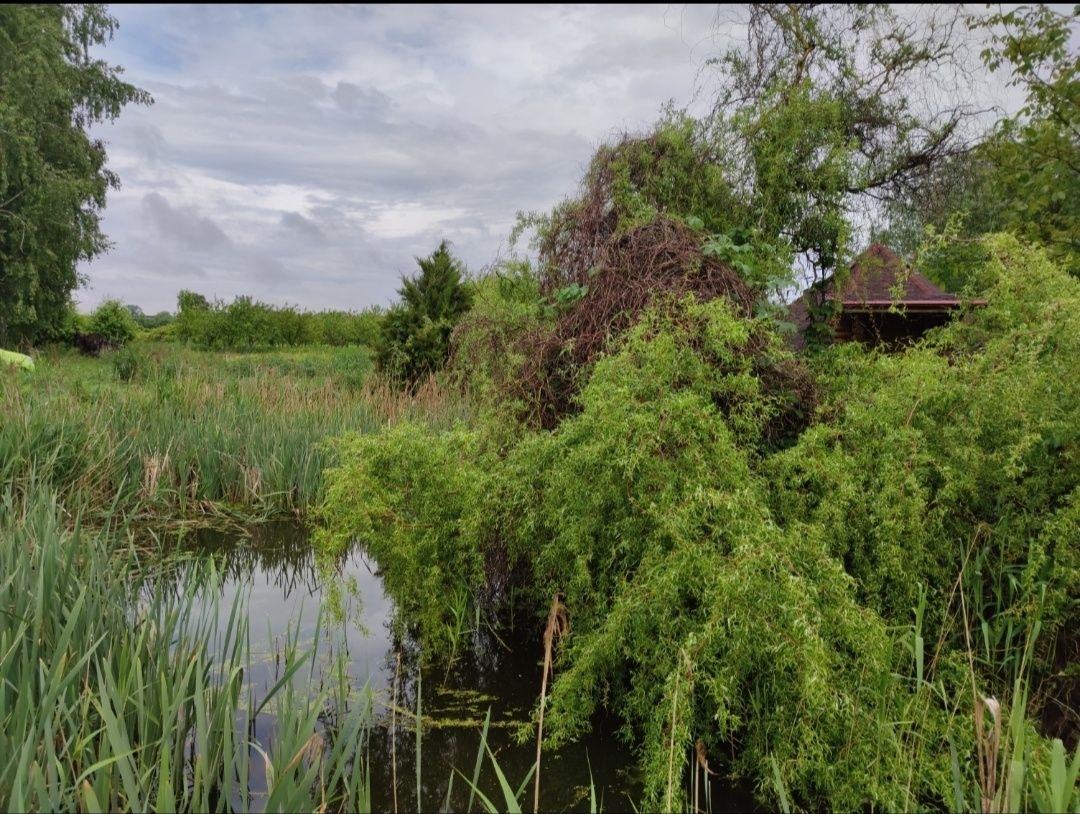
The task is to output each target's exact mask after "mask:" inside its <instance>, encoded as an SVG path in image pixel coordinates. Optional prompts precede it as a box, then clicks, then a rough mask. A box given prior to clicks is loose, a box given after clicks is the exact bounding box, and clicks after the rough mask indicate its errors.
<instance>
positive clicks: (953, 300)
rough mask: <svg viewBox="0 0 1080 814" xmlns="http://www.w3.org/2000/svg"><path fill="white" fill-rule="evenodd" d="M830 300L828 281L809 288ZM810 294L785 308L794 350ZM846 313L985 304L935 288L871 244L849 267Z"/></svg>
mask: <svg viewBox="0 0 1080 814" xmlns="http://www.w3.org/2000/svg"><path fill="white" fill-rule="evenodd" d="M812 288H813V289H816V290H818V291H819V292H821V291H823V292H824V296H825V300H827V301H833V300H834V299H835V297H836V292H835V290H834V286H833V284H832V279H831V278H826V279H825V280H821V281H820V282H818V283H815V284H814V286H812ZM810 296H811V294H810V291H805V292H803V294H802V296H800V297H799V298H798V299H797V300H795V302H793V303H792V304H791V306H790V307H789V308H788V318H789V319H790V320H791V321H792V322H794V323H795V326H796V328H797V329H798V331H797V333H796V334H795V335H794V337H793V338H792V346H793V347H795V348H796V349H798V348H801V347H802V346H803V344H804V340H803V331H805V330H806V328H807V327H809V325H810V308H809V303H810V300H809V297H810ZM840 297H841V300H840V303H841V305H842V307H843V310H844V311H847V312H863V313H865V312H867V311H872V312H883V311H888V310H889V309H890V308H891V307H892V306H894V305H896V306H899V307H901V308H902V309H903V310H908V311H912V312H916V311H917V312H921V313H928V312H931V313H932V312H944V311H950V310H952V309H954V308H959V307H960V306H961V305H964V304H967V305H986V301H985V300H965V301H961V300H960V299H959V298H958V297H956V296H955V295H953V294H950V293H949V292H947V291H943V290H942V289H940V288H938V287H937V286H936V285H934V284H933V283H932V282H930V281H929V280H928V279H926V278H925V277H923V275H921V274H919V272H917V271H915V269H913V268H911V267H910V266H908V265H907V264H905V263H904V261H903V260H901V259H900V257H899V256H898V255H897V254H896V252H894V251H893V250H892V249H890V248H888V247H887V246H883V245H882V244H880V243H875V244H873V245H872V246H870V248H868V249H867V250H866V251H864V252H863V253H862V254H860V255H859V256H858V257H856V258H855V260H854V262H853V263H852V264H851V274H850V276H849V277H848V279H847V282H846V283H845V284H844V288H843V291H842V292H841V294H840Z"/></svg>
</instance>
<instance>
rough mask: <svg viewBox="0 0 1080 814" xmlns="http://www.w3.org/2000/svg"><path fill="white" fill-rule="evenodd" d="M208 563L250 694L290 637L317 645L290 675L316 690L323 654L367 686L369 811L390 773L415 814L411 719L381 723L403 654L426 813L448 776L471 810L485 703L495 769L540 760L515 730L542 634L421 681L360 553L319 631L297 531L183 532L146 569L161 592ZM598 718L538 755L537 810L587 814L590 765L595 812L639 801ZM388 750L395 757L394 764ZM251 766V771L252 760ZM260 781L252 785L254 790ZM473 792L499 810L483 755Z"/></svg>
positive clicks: (404, 696)
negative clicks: (588, 730) (243, 621)
mask: <svg viewBox="0 0 1080 814" xmlns="http://www.w3.org/2000/svg"><path fill="white" fill-rule="evenodd" d="M209 561H213V563H214V565H215V567H216V568H217V571H218V573H219V575H220V576H221V580H220V583H219V585H220V593H219V595H218V596H217V597H210V596H206V597H204V598H203V608H204V609H205V610H206V611H207V612H213V613H216V614H217V621H218V624H219V625H220V626H221V628H224V627H225V626H226V624H227V622H228V617H229V613H230V610H231V608H232V604H233V601H234V599H235V598H236V597H237V594H238V593H240V594H241V595H242V597H243V598H244V599H245V604H246V607H247V610H248V616H249V620H250V633H251V650H252V664H251V666H250V669H249V671H248V675H249V677H250V679H251V681H252V682H253V684H254V688H255V690H256V693H258V692H259V691H262V692H265V690H266V688H267V687H269V686H271V685H272V684H273V683H274V681H275V680H276V676H277V675H279V674H280V671H281V665H280V663H277V662H276V660H275V657H276V654H278V653H280V650H281V648H282V646H283V644H284V642H285V641H286V639H287V638H289V637H290V636H292V637H294V638H295V639H296V640H297V641H298V642H299V643H300V644H301V645H310V644H312V643H316V642H317V654H318V657H317V659H316V661H315V662H314V663H313V664H312V665H311V669H310V670H309V669H308V668H307V667H305V668H304V669H302V670H300V673H299V675H298V680H299V681H315V682H318V680H319V679H320V677H321V675H322V671H323V669H324V667H325V666H326V665H327V664H329V662H330V659H331V657H332V655H334V654H344V655H345V659H346V662H347V665H348V675H349V678H350V680H351V682H352V685H353V687H354V688H360V687H363V686H365V685H367V686H368V687H370V689H371V690H373V691H374V694H375V711H376V716H377V718H378V720H379V724H380V725H379V726H378V727H376V728H375V730H374V731H373V732H372V734H371V740H370V758H371V761H370V762H371V791H372V804H373V806H374V807H375V809H376V810H383V811H390V810H393V807H394V797H393V786H394V783H393V778H394V776H395V768H396V778H397V786H398V793H397V807H398V810H400V811H415V810H417V801H416V793H417V789H416V763H415V760H416V754H415V752H416V750H415V732H414V731H413V730H412V727H411V720H410V719H409V718H408V716H402V715H398V716H396V724H397V726H396V730H395V729H392V728H391V726H390V720H391V713H390V711H389V708H390V701H391V697H390V696H391V692H392V688H393V685H394V676H395V672H397V671H398V652H400V656H401V658H400V665H401V666H400V673H399V676H398V679H399V680H398V701H397V703H398V707H399V708H400V709H408V710H415V709H416V696H417V690H418V688H419V689H420V690H421V692H422V698H421V708H422V714H423V720H424V729H423V732H422V747H421V760H422V772H421V783H422V785H421V789H420V794H421V801H420V802H421V806H420V807H421V808H422V809H423V810H425V811H434V810H438V809H440V808H442V807H443V805H444V803H445V801H446V797H447V787H448V784H449V782H450V778H451V775H452V774H454V772H455V770H457V771H458V772H461V774H460V775H457V776H455V777H454V782H453V791H452V795H451V798H450V807H451V809H452V810H464V808H465V807H466V805H467V803H468V799H469V788H468V783H467V782H466V781H465V778H469V779H471V778H472V774H473V767H474V764H475V761H476V755H477V749H478V747H479V744H480V729H481V727H482V725H483V721H484V716H485V714H486V712H487V711H488V709H490V710H491V721H492V723H491V728H490V730H489V733H488V744H489V746H490V747H491V749H492V751H493V752H494V753H495V756H496V759H497V760H498V762H499V766H500V768H501V769H502V770H503V772H504V773H505V775H506V777H507V779H508V780H509V781H510V783H511V785H513V786H514V787H517V785H518V784H520V783H521V781H522V780H523V779H524V778H525V777H526V775H527V774H528V772H529V769H530V768H531V766H532V764H533V761H534V759H535V743H534V742H529V741H526V742H524V743H520V744H519V743H517V741H516V739H515V737H514V735H515V732H516V731H517V730H518V728H519V726H520V725H521V724H523V723H525V722H527V721H528V719H529V714H530V711H531V709H532V705H533V704H534V702H535V699H536V695H537V693H538V691H539V683H540V658H539V657H540V650H539V647H538V646H535V645H536V644H537V643H538V642H539V636H538V635H537V636H520V635H519V636H517V637H510V639H509V641H508V644H507V643H504V641H503V640H507V636H505V635H504V636H502V640H500V639H499V638H497V637H496V636H494V635H492V634H491V633H490V632H488V631H483V630H482V631H480V632H477V633H475V634H474V635H473V636H472V639H471V641H470V642H469V645H470V646H469V647H466V648H465V652H464V653H463V655H462V657H461V658H459V659H458V660H457V661H456V662H455V663H454V665H453V667H452V668H451V669H450V670H449V671H446V672H444V671H438V672H430V671H429V672H424V674H423V675H422V676H420V675H419V670H418V667H417V665H418V653H417V651H416V645H415V643H414V642H411V641H408V640H406V641H404V642H402V643H401V644H400V647H398V648H395V646H394V642H393V636H392V631H391V617H392V614H393V603H392V602H391V601H390V599H389V598H388V597H387V596H386V594H385V593H384V591H383V587H382V581H381V580H380V578H379V575H378V573H377V569H376V568H375V566H374V564H373V563H371V562H369V561H368V560H367V559H366V558H365V557H364V556H363V554H362V553H361V552H359V551H352V552H350V553H349V554H348V555H346V556H345V557H344V558H342V561H341V563H340V569H341V570H340V575H338V576H339V577H344V578H345V579H347V580H351V581H352V582H353V585H354V587H355V590H354V591H353V592H351V593H349V594H347V595H346V597H345V607H344V610H345V614H346V617H347V621H345V622H341V621H334V620H331V619H328V618H324V619H323V620H322V625H321V628H320V624H319V621H318V619H317V616H318V614H317V609H318V607H319V605H320V601H321V600H322V599H323V597H324V593H325V592H326V586H325V585H324V584H323V579H322V575H321V573H320V569H319V567H318V566H317V565H316V564H315V562H314V560H313V557H312V552H311V546H310V543H309V540H308V535H307V532H306V530H305V529H304V528H303V527H302V526H299V525H297V524H292V523H276V524H267V525H261V526H257V527H254V528H253V529H251V530H250V531H249V532H248V533H247V534H246V535H237V534H226V533H222V532H220V531H213V530H207V529H202V530H198V531H195V532H189V533H188V534H187V535H186V536H185V537H184V538H182V539H181V540H179V541H177V542H176V544H175V551H174V556H172V557H170V558H169V565H168V567H166V568H163V569H160V570H157V571H155V574H154V580H155V581H156V582H157V584H158V586H159V587H161V588H165V589H168V590H170V591H177V592H179V591H182V590H184V588H185V585H186V584H187V581H188V580H189V579H190V575H191V573H192V569H194V568H197V567H204V566H205V564H206V563H207V562H209ZM215 599H216V602H215V601H214V600H215ZM215 606H216V608H215ZM519 633H520V631H519ZM528 633H535V631H529V632H528ZM517 639H522V641H517ZM530 645H533V646H530ZM595 724H596V725H595V727H594V731H593V733H592V734H591V735H590V736H589V737H588V738H586V739H584V740H583V741H582V742H580V743H577V744H573V745H570V746H568V747H566V748H564V749H562V750H560V751H559V752H545V753H544V759H543V777H542V780H543V785H542V791H541V802H542V806H543V808H544V810H546V811H566V810H585V811H587V810H588V808H589V777H590V768H591V772H592V778H593V780H594V782H595V786H596V793H597V797H598V800H602V801H603V810H606V811H624V810H631V808H632V805H631V803H632V802H633V803H636V802H637V801H638V799H639V797H640V784H639V783H638V781H637V778H636V776H635V775H634V773H633V771H632V767H633V765H634V761H633V759H632V755H631V754H630V752H629V750H627V749H626V747H625V746H623V745H622V743H620V742H619V741H617V740H616V739H615V737H614V733H613V727H614V722H613V721H605V720H601V719H598V720H597V721H596V722H595ZM395 733H396V734H395ZM255 734H256V736H257V737H258V739H259V740H260V742H262V743H266V742H267V741H268V740H269V739H270V738H271V737H272V734H273V719H272V718H271V717H270V716H268V715H261V716H259V720H257V721H256V724H255ZM395 737H396V744H394V743H393V740H394V738H395ZM395 747H396V748H395ZM392 754H396V767H395V766H394V763H393V761H392V760H391V755H392ZM252 765H253V768H254V769H256V770H257V769H258V761H254V762H253V764H252ZM261 781H262V778H254V777H253V778H252V784H253V785H254V786H256V787H258V786H259V785H261ZM479 786H480V789H481V791H483V793H484V794H485V795H487V796H488V797H489V799H491V800H493V801H495V802H496V804H500V803H501V801H502V799H503V798H502V792H501V791H500V787H499V784H498V780H497V778H496V776H495V773H494V771H493V769H492V767H491V764H490V762H488V761H487V760H486V759H485V761H484V767H483V770H482V773H481V777H480V783H479ZM531 788H532V787H531V785H529V786H528V789H527V794H526V795H524V797H523V801H526V800H527V801H528V803H529V804H531V799H532V795H531ZM476 808H478V806H476V805H474V809H476Z"/></svg>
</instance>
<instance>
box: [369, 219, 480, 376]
mask: <svg viewBox="0 0 1080 814" xmlns="http://www.w3.org/2000/svg"><path fill="white" fill-rule="evenodd" d="M416 262H417V264H418V265H419V266H420V273H419V274H417V275H416V276H414V277H405V278H403V279H402V281H401V288H399V289H398V296H400V297H401V302H399V303H398V304H397V305H396V306H394V307H393V308H391V309H390V310H389V311H387V313H386V317H385V319H384V320H383V324H382V333H381V338H380V341H379V346H378V352H377V354H376V362H377V363H378V365H379V368H380V369H381V370H382V371H384V372H386V373H389V374H390V375H391V376H393V377H395V378H399V379H401V380H402V381H404V382H406V383H409V384H415V383H417V382H418V381H420V379H422V378H423V377H424V376H426V375H428V374H430V373H433V372H434V371H436V370H438V369H439V368H441V367H442V366H443V365H444V364H446V359H447V357H448V356H449V355H450V334H451V332H452V331H453V330H454V325H456V324H457V321H458V320H459V319H460V318H461V316H462V315H463V314H464V313H465V312H466V311H468V310H469V304H470V302H471V301H472V289H471V287H470V286H469V284H468V282H467V281H466V280H465V268H464V266H463V265H462V264H461V261H459V260H457V259H456V258H455V257H454V256H453V255H452V254H451V253H450V246H449V244H448V243H447V242H446V241H445V240H444V241H443V242H442V243H440V244H439V247H438V248H437V249H435V251H434V252H432V253H431V254H430V255H429V256H428V257H425V258H420V257H418V258H416Z"/></svg>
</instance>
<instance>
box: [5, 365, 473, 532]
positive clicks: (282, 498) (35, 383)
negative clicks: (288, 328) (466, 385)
mask: <svg viewBox="0 0 1080 814" xmlns="http://www.w3.org/2000/svg"><path fill="white" fill-rule="evenodd" d="M131 352H132V353H134V354H135V356H136V362H135V370H136V372H135V374H134V375H133V376H130V377H129V378H128V380H126V381H125V380H124V379H122V378H121V377H120V376H119V375H117V374H116V372H115V371H114V365H113V364H112V361H113V360H110V359H109V358H108V357H103V358H101V359H84V358H80V357H78V356H75V355H74V354H71V353H60V352H55V353H51V354H45V355H44V356H43V357H39V360H38V367H37V375H35V376H34V377H28V376H19V375H18V374H15V373H14V372H9V371H0V374H3V375H0V418H2V421H0V480H2V482H4V483H12V484H15V485H16V486H17V487H19V488H22V489H24V490H25V485H26V483H27V482H28V477H29V473H30V472H33V473H35V476H36V477H37V478H38V479H39V480H41V481H43V482H44V483H46V484H48V485H49V486H50V487H51V488H52V489H54V490H55V491H56V493H57V495H58V497H59V499H60V502H61V503H62V505H63V506H64V507H65V509H66V510H67V511H68V513H69V514H70V513H79V514H81V515H82V516H83V517H84V519H87V520H96V519H99V518H100V517H102V516H103V515H104V513H106V512H112V513H114V514H121V515H123V516H125V517H134V518H139V517H142V518H144V519H153V520H155V521H160V520H162V519H169V520H177V519H181V518H182V519H185V520H190V519H192V518H204V519H205V518H208V517H209V518H213V517H215V516H229V515H230V514H231V515H234V516H235V515H242V516H244V517H246V518H260V517H268V516H271V515H274V514H283V513H289V514H293V515H303V514H304V513H305V512H306V511H307V509H308V507H309V506H311V505H313V504H314V503H316V502H317V501H318V500H319V498H320V496H321V490H322V473H323V470H324V469H325V468H326V467H327V466H328V464H329V463H330V455H331V452H330V450H329V448H328V447H326V446H324V445H323V443H322V442H323V440H324V439H326V438H328V437H331V436H334V435H339V434H342V433H344V432H356V431H360V432H368V431H372V430H375V429H377V428H379V427H382V426H385V425H386V424H387V423H394V422H397V421H400V420H403V419H412V420H417V419H419V420H424V421H428V422H431V423H432V425H434V426H450V425H452V424H453V423H455V422H457V421H463V420H465V421H467V420H468V418H469V414H468V407H467V403H466V402H465V401H464V400H463V399H462V398H461V396H460V394H459V393H450V392H448V391H447V389H446V388H445V387H443V386H441V385H440V384H439V383H437V382H434V381H431V382H428V383H426V384H424V385H422V386H421V387H419V388H418V389H417V390H415V391H414V392H410V393H404V392H401V391H400V390H398V389H396V388H394V387H392V386H391V385H390V384H389V383H387V382H385V381H382V380H380V379H379V378H378V377H376V376H374V375H372V374H371V365H370V362H369V361H368V358H367V355H366V351H365V350H364V349H362V348H344V349H342V348H335V349H316V350H309V351H305V352H296V353H292V354H246V355H237V354H211V353H200V352H196V351H190V350H187V349H184V348H180V347H177V346H169V345H154V344H149V345H146V346H145V347H137V348H135V349H134V350H132V351H131Z"/></svg>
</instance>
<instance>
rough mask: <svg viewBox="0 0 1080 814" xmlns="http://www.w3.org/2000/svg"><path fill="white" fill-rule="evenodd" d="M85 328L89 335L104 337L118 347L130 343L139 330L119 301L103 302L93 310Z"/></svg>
mask: <svg viewBox="0 0 1080 814" xmlns="http://www.w3.org/2000/svg"><path fill="white" fill-rule="evenodd" d="M87 327H88V328H89V330H90V333H92V334H98V335H100V336H104V337H106V338H107V339H108V340H109V341H110V342H115V343H116V344H118V345H123V344H124V343H126V342H130V341H131V340H132V339H134V338H135V334H136V333H138V330H139V326H138V325H136V324H135V319H134V318H133V317H132V316H131V312H130V311H128V309H127V307H126V306H125V305H124V304H123V303H121V302H120V301H119V300H105V302H103V303H101V305H99V306H98V307H97V308H95V309H94V313H93V314H91V315H90V322H89V323H88V326H87Z"/></svg>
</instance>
